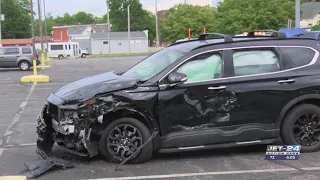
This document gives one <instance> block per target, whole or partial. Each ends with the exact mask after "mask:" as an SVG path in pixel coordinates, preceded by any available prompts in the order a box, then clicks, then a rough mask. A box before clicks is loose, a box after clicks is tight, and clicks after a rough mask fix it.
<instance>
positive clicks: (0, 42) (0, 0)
mask: <svg viewBox="0 0 320 180" xmlns="http://www.w3.org/2000/svg"><path fill="white" fill-rule="evenodd" d="M1 3H2V0H0V47H2V31H1V21H2V14H1Z"/></svg>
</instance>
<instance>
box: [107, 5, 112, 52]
mask: <svg viewBox="0 0 320 180" xmlns="http://www.w3.org/2000/svg"><path fill="white" fill-rule="evenodd" d="M109 7H110V0H107V16H108V17H107V24H108V47H109V54H111V42H110V16H109V15H110V9H109Z"/></svg>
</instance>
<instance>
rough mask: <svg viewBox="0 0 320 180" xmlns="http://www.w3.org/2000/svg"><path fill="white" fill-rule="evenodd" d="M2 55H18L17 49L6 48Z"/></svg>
mask: <svg viewBox="0 0 320 180" xmlns="http://www.w3.org/2000/svg"><path fill="white" fill-rule="evenodd" d="M4 54H5V55H12V54H19V48H7V49H6V51H5V52H4Z"/></svg>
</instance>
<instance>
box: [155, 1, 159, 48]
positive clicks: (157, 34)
mask: <svg viewBox="0 0 320 180" xmlns="http://www.w3.org/2000/svg"><path fill="white" fill-rule="evenodd" d="M155 1H156V36H157V37H156V38H157V40H156V45H157V47H159V27H158V1H157V0H155Z"/></svg>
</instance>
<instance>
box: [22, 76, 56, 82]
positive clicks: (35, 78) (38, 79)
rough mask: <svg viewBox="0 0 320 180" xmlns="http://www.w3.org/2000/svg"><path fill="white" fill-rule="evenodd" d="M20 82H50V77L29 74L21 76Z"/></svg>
mask: <svg viewBox="0 0 320 180" xmlns="http://www.w3.org/2000/svg"><path fill="white" fill-rule="evenodd" d="M21 82H22V83H30V82H50V77H49V76H47V75H30V76H23V77H22V78H21Z"/></svg>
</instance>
